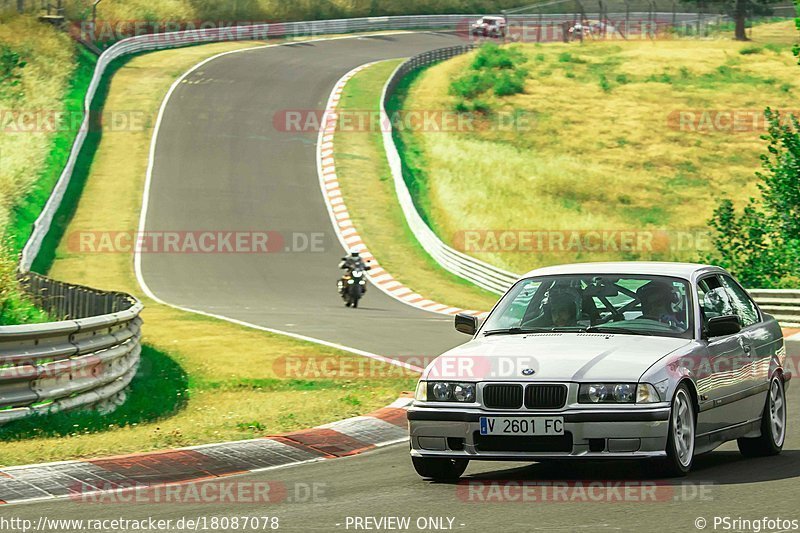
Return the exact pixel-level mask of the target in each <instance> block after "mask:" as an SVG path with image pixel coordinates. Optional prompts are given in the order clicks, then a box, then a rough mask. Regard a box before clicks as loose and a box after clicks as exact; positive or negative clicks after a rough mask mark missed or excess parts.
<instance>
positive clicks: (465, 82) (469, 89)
mask: <svg viewBox="0 0 800 533" xmlns="http://www.w3.org/2000/svg"><path fill="white" fill-rule="evenodd" d="M527 60H528V58H527V57H525V55H524V54H523V53H522V52H521V51H520V50H519V49H518V48H516V47H500V46H497V45H496V44H494V43H489V44H485V45H484V46H482V47H481V48H480V49H479V50H478V52H477V53H476V54H475V57H474V58H473V60H472V63H471V64H470V67H469V70H468V71H467V72H465V73H463V74H462V75H461V76H459V77H457V78H456V79H454V80H453V81H452V82H451V83H450V94H452V95H454V96H457V97H458V99H457V100H456V101H455V103H454V105H453V107H454V109H455V110H456V111H478V112H481V113H488V112H489V111H490V109H491V104H490V102H488V101H486V100H483V99H478V97H479V96H481V95H485V94H486V93H487V92H489V90H491V91H492V93H493V94H494V95H495V96H498V97H504V96H511V95H513V94H518V93H522V92H524V91H525V80H526V78H527V77H528V71H527V69H525V68H524V67H523V66H522V65H524V64H525V63H526V62H527Z"/></svg>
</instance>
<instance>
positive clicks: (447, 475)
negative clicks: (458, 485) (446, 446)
mask: <svg viewBox="0 0 800 533" xmlns="http://www.w3.org/2000/svg"><path fill="white" fill-rule="evenodd" d="M411 462H412V463H413V465H414V470H416V471H417V474H419V475H420V476H421V477H424V478H426V479H432V480H434V481H455V480H457V479H458V478H460V477H461V474H463V473H464V470H466V469H467V465H468V464H469V459H448V458H447V457H412V458H411Z"/></svg>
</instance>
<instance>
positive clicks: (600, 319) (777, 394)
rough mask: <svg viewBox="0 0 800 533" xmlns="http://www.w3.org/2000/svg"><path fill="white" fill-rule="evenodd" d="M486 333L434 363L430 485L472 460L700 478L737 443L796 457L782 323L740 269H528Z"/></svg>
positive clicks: (472, 328)
mask: <svg viewBox="0 0 800 533" xmlns="http://www.w3.org/2000/svg"><path fill="white" fill-rule="evenodd" d="M455 327H456V329H457V330H458V331H460V332H462V333H466V334H468V335H471V336H472V340H470V341H469V342H467V343H466V344H463V345H461V346H459V347H457V348H454V349H452V350H450V351H448V352H446V353H444V354H442V355H441V356H439V357H438V358H436V359H435V360H434V361H433V362H432V363H431V364H430V365H429V366H428V368H426V369H425V372H424V373H423V375H422V379H421V380H420V381H419V384H418V386H417V390H416V394H415V400H414V403H413V405H412V406H411V408H410V409H409V411H408V420H409V430H410V435H411V458H412V461H413V464H414V468H415V469H416V471H417V473H418V474H419V475H421V476H422V477H425V478H432V479H439V480H446V479H456V478H458V477H459V476H461V474H463V473H464V470H465V469H466V467H467V464H468V462H469V461H470V460H518V461H527V460H532V461H545V460H547V459H572V458H574V459H601V458H615V459H620V458H641V459H648V460H653V461H657V462H658V463H659V466H660V468H661V471H662V472H663V474H664V475H670V476H681V475H686V474H687V473H688V472H689V471H690V469H691V468H692V462H693V459H694V457H695V456H696V455H698V454H701V453H705V452H708V451H711V450H713V449H714V448H716V447H717V446H719V445H720V444H722V443H724V442H726V441H730V440H737V442H738V445H739V449H740V450H741V452H742V453H743V454H744V455H747V456H756V455H774V454H777V453H780V451H781V448H782V446H783V442H784V438H785V435H786V396H785V387H786V385H787V383H788V381H789V380H790V379H791V375H790V374H789V373H788V372H784V359H785V357H786V352H785V348H784V342H783V335H782V332H781V328H780V326H779V325H778V323H777V322H776V321H775V319H774V318H773V317H771V316H770V315H767V314H765V313H763V312H762V311H761V310H760V309H759V307H758V305H756V303H755V302H754V301H753V300H752V298H750V296H749V295H748V294H747V292H746V291H745V290H744V289H743V288H742V286H741V285H739V283H738V282H737V281H736V280H735V279H734V278H733V277H732V276H731V275H730V274H729V273H728V272H726V271H725V270H724V269H722V268H719V267H715V266H708V265H696V264H685V263H646V262H639V263H637V262H629V263H586V264H575V265H564V266H553V267H547V268H542V269H538V270H534V271H532V272H529V273H528V274H527V275H525V276H523V277H522V278H521V279H520V280H519V281H518V282H517V283H516V284H514V285H513V286H512V287H511V288H510V289H509V290H508V292H507V293H506V294H505V295H504V296H503V297H502V298H501V299H500V301H499V302H498V303H497V304H496V305H495V307H494V309H493V310H492V311H491V313H490V314H489V316H488V317H487V318H486V320H485V321H484V322H483V323H482V324H481V325H480V326H479V325H478V321H477V319H476V318H475V317H474V316H469V315H458V316H456V319H455Z"/></svg>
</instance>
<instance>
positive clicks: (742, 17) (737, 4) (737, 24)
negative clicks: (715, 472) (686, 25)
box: [684, 0, 780, 41]
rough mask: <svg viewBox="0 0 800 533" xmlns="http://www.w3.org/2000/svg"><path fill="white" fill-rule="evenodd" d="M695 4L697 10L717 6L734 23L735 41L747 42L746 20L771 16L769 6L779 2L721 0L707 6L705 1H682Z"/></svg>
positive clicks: (777, 0)
mask: <svg viewBox="0 0 800 533" xmlns="http://www.w3.org/2000/svg"><path fill="white" fill-rule="evenodd" d="M684 1H685V2H688V3H691V4H695V5H696V6H698V8H703V7H706V6H708V5H718V6H719V7H720V8H721V10H722V11H723V12H724V13H727V14H728V15H729V16H730V17H731V18H733V22H734V38H735V39H736V40H737V41H749V40H750V39H748V38H747V32H746V31H745V30H746V28H747V19H749V18H752V17H753V16H757V15H771V14H772V9H771V8H770V7H769V6H770V4H775V3H777V2H779V1H780V0H722V1H720V2H719V3H715V2H712V3H711V4H709V3H708V2H706V1H705V0H684Z"/></svg>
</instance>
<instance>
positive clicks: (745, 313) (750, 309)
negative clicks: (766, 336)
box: [720, 276, 759, 328]
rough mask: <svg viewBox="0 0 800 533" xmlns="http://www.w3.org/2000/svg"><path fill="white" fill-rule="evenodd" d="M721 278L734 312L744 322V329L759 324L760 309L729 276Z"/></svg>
mask: <svg viewBox="0 0 800 533" xmlns="http://www.w3.org/2000/svg"><path fill="white" fill-rule="evenodd" d="M720 278H721V279H722V285H723V287H725V291H726V292H727V293H728V294H729V295H730V298H731V303H732V304H733V309H734V311H735V312H736V314H737V315H739V319H740V320H741V321H742V327H744V328H746V327H747V326H752V325H753V324H755V323H756V322H758V320H759V317H758V308H757V307H756V304H754V303H753V300H751V299H750V296H749V295H748V294H747V293H746V292H745V290H744V289H742V288H741V287H740V286H739V284H738V283H736V282H735V281H733V280H732V279H731V278H730V277H728V276H720Z"/></svg>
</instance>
